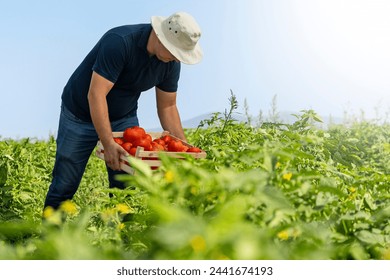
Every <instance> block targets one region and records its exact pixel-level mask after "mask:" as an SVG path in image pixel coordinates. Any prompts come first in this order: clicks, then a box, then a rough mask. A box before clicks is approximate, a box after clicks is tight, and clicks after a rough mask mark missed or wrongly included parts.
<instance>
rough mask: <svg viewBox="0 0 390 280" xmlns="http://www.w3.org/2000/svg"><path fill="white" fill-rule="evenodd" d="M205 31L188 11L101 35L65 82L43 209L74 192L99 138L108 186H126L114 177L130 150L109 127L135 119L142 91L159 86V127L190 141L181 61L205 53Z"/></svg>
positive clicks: (190, 60)
mask: <svg viewBox="0 0 390 280" xmlns="http://www.w3.org/2000/svg"><path fill="white" fill-rule="evenodd" d="M200 36H201V31H200V28H199V26H198V24H197V23H196V21H195V20H194V18H193V17H192V16H191V15H189V14H187V13H184V12H178V13H175V14H173V15H171V16H170V17H168V18H165V17H160V16H154V17H152V18H151V24H137V25H126V26H120V27H116V28H113V29H111V30H109V31H108V32H107V33H106V34H104V35H103V37H102V38H101V39H100V40H99V42H98V43H97V44H96V45H95V46H94V48H93V49H92V50H91V51H90V53H89V54H88V55H87V56H86V57H85V59H84V60H83V61H82V63H81V64H80V65H79V67H78V68H77V69H76V70H75V72H74V73H73V74H72V76H71V77H70V79H69V81H68V83H67V84H66V86H65V88H64V91H63V94H62V104H61V115H60V121H59V128H58V135H57V152H56V160H55V165H54V169H53V179H52V183H51V185H50V188H49V191H48V193H47V196H46V200H45V205H44V207H45V208H46V207H47V206H51V207H53V208H54V209H57V208H58V207H59V206H60V204H61V203H62V202H63V201H65V200H68V199H72V198H73V196H74V194H75V192H76V191H77V189H78V186H79V184H80V181H81V178H82V176H83V174H84V171H85V167H86V164H87V162H88V159H89V157H90V155H91V153H92V151H93V149H94V148H95V146H96V143H97V141H98V139H100V141H101V142H102V144H103V146H104V157H105V162H106V166H107V171H108V177H109V185H110V187H111V188H112V187H119V188H123V185H122V184H121V183H120V182H118V181H116V180H115V179H114V176H115V175H116V174H118V173H121V171H120V163H119V157H120V155H127V153H126V151H125V150H124V149H123V148H122V147H121V146H120V145H118V144H117V143H116V142H115V141H114V140H113V137H112V131H123V130H125V129H126V128H127V127H131V126H135V125H138V118H137V101H138V98H139V97H140V94H141V92H143V91H146V90H148V89H150V88H152V87H155V90H156V103H157V113H158V117H159V119H160V123H161V126H162V128H163V129H164V130H167V131H169V132H170V133H172V134H173V135H175V136H177V137H179V138H181V139H183V140H185V136H184V132H183V128H182V125H181V121H180V116H179V112H178V109H177V107H176V91H177V87H178V80H179V75H180V62H183V63H186V64H196V63H198V62H199V61H200V60H201V58H202V55H203V54H202V50H201V48H200V46H199V44H198V40H199V38H200Z"/></svg>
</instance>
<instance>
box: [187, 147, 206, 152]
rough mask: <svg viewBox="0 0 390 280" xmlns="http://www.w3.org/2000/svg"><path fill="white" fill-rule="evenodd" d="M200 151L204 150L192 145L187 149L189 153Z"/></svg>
mask: <svg viewBox="0 0 390 280" xmlns="http://www.w3.org/2000/svg"><path fill="white" fill-rule="evenodd" d="M200 152H202V150H201V149H199V148H198V147H190V148H188V150H187V153H200Z"/></svg>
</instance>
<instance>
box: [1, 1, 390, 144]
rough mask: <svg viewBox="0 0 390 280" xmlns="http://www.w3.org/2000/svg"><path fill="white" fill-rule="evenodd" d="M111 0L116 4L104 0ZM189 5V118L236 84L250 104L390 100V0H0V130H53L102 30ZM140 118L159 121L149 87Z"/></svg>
mask: <svg viewBox="0 0 390 280" xmlns="http://www.w3.org/2000/svg"><path fill="white" fill-rule="evenodd" d="M108 3H109V4H108ZM176 11H186V12H189V13H190V14H192V15H193V16H194V17H195V18H196V20H197V21H198V23H199V25H200V26H201V28H202V31H203V34H202V38H201V40H200V43H201V45H202V48H203V50H204V53H205V55H204V59H203V61H202V62H201V63H200V64H197V65H183V67H182V74H181V80H180V84H179V91H178V106H179V110H180V114H181V118H182V120H183V121H184V120H187V119H190V118H193V117H195V116H198V115H201V114H205V113H210V112H216V111H223V110H224V109H225V108H227V107H228V97H229V96H230V89H231V90H233V92H234V93H235V95H236V96H237V98H238V101H239V104H240V108H239V110H241V111H243V104H244V100H245V99H246V100H247V102H248V104H249V108H250V110H251V113H252V114H253V115H257V114H258V113H259V111H263V112H264V113H265V114H266V113H267V112H268V111H269V110H270V104H271V101H272V98H273V97H274V96H276V97H277V106H278V110H279V111H294V112H298V111H300V110H306V109H313V110H315V111H316V112H318V113H319V114H321V115H324V116H329V115H332V116H343V113H344V111H346V110H347V111H349V112H350V113H351V114H356V115H359V114H360V111H361V110H363V111H364V112H365V114H366V116H367V117H375V116H376V113H378V112H379V114H380V115H381V116H382V115H383V116H385V115H386V113H389V110H390V108H389V107H390V78H389V77H390V52H389V51H388V50H389V49H390V35H389V34H390V17H389V16H388V15H389V14H390V1H387V0H370V1H369V0H344V1H343V0H273V1H269V0H240V1H238V0H237V1H221V0H213V1H195V0H192V1H189V0H181V1H179V0H169V1H168V0H166V1H165V0H154V1H153V0H144V1H131V0H127V1H116V0H112V1H100V0H93V1H90V0H85V1H75V0H67V1H48V0H44V1H39V0H37V1H27V0H25V1H23V0H14V1H2V2H1V3H0V13H1V17H0V34H1V39H0V40H1V44H0V61H1V64H0V81H1V91H0V95H1V102H0V137H1V138H15V139H17V138H23V137H37V138H47V137H48V136H49V135H52V134H55V133H56V130H57V123H58V115H59V107H60V97H61V92H62V88H63V87H64V85H65V83H66V82H67V79H68V78H69V76H70V75H71V74H72V72H73V71H74V69H75V68H76V67H77V66H78V64H79V63H80V62H81V60H82V59H83V58H84V56H85V55H86V54H87V53H88V52H89V50H90V49H91V48H92V47H93V46H94V44H95V43H96V41H97V40H98V39H99V38H100V37H101V35H102V34H103V33H104V32H105V31H106V30H108V29H109V28H112V27H114V26H118V25H123V24H132V23H140V22H150V17H151V16H152V15H163V16H168V15H170V14H172V13H173V12H176ZM139 119H140V124H141V126H143V127H145V128H152V127H153V128H154V127H158V126H159V121H158V118H157V115H156V110H155V96H154V91H148V92H145V93H143V94H142V95H141V99H140V102H139Z"/></svg>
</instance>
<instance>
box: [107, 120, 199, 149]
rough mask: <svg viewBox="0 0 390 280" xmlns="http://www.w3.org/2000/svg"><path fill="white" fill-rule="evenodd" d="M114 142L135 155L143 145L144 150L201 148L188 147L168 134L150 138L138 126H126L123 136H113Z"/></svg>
mask: <svg viewBox="0 0 390 280" xmlns="http://www.w3.org/2000/svg"><path fill="white" fill-rule="evenodd" d="M114 140H115V142H116V143H118V144H119V145H121V146H122V147H123V148H124V149H125V150H126V151H127V152H128V153H129V154H130V155H132V156H135V153H136V151H137V147H143V148H144V150H145V151H166V152H181V153H184V152H187V153H200V152H202V150H201V149H199V148H197V147H189V146H187V145H185V144H184V143H183V142H182V141H180V140H179V139H177V138H173V137H171V136H169V135H164V136H161V137H160V138H156V139H152V136H151V135H150V134H148V133H146V131H145V130H144V129H143V128H142V127H140V126H133V127H129V128H126V129H125V131H124V132H123V137H115V138H114Z"/></svg>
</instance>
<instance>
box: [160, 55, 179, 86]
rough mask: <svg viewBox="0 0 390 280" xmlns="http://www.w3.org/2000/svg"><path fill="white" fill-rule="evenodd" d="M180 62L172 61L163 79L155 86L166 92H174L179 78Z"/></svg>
mask: <svg viewBox="0 0 390 280" xmlns="http://www.w3.org/2000/svg"><path fill="white" fill-rule="evenodd" d="M180 67H181V66H180V62H172V67H171V69H169V71H168V73H167V75H166V77H165V79H164V80H163V81H162V82H161V83H159V84H158V85H157V87H158V88H159V89H161V90H163V91H166V92H176V91H177V88H178V83H179V78H180Z"/></svg>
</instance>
